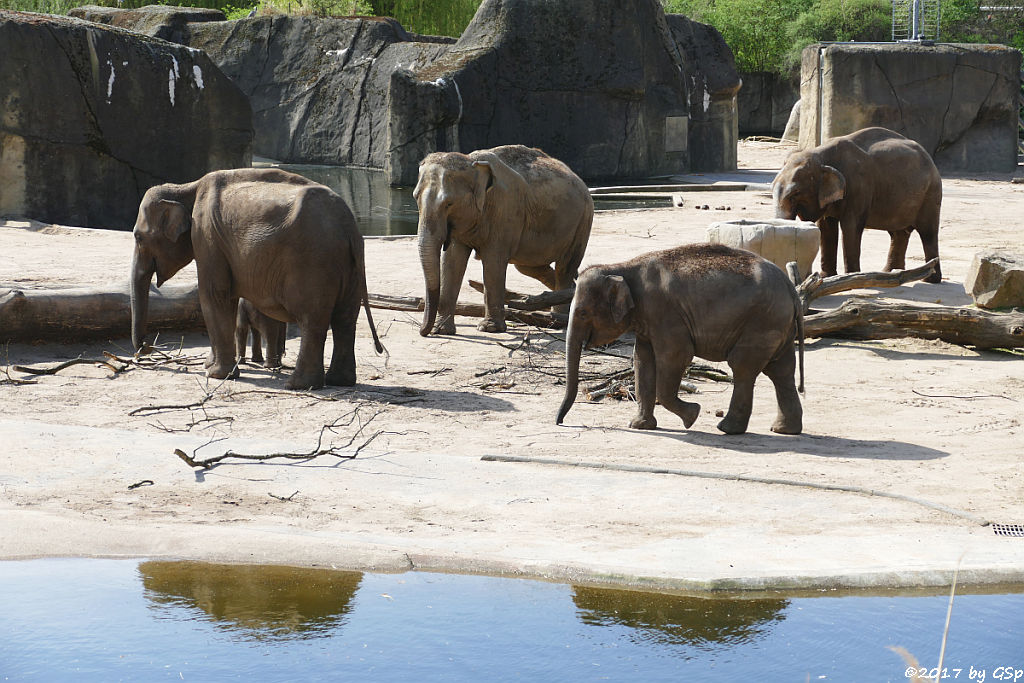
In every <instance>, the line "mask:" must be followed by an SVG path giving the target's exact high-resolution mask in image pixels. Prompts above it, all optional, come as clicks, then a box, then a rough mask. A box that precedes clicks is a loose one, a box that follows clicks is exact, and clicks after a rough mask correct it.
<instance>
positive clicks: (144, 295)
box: [131, 249, 156, 351]
mask: <svg viewBox="0 0 1024 683" xmlns="http://www.w3.org/2000/svg"><path fill="white" fill-rule="evenodd" d="M155 271H156V264H155V262H154V261H152V260H147V259H145V258H143V257H142V256H140V254H139V251H138V249H136V250H135V253H134V255H133V256H132V281H131V307H132V346H133V347H134V348H135V350H136V351H138V350H139V349H141V348H142V343H143V340H144V338H145V336H146V314H147V312H148V310H149V285H150V283H151V282H152V281H153V273H154V272H155Z"/></svg>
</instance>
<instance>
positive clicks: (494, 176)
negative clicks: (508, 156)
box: [473, 153, 526, 211]
mask: <svg viewBox="0 0 1024 683" xmlns="http://www.w3.org/2000/svg"><path fill="white" fill-rule="evenodd" d="M473 168H474V169H476V173H477V176H476V191H475V199H476V207H477V209H479V210H480V211H483V210H484V204H485V203H486V202H487V193H488V191H489V190H491V188H498V189H499V190H504V191H508V190H510V189H511V188H515V187H520V186H522V185H525V183H526V181H525V180H523V177H522V176H521V175H519V173H518V172H516V170H515V169H514V168H512V167H511V166H509V165H508V164H506V163H505V162H504V161H502V160H501V159H500V158H499V157H498V155H496V154H493V153H487V154H481V155H480V156H479V157H477V158H476V159H475V160H474V161H473Z"/></svg>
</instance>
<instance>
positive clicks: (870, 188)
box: [772, 128, 942, 283]
mask: <svg viewBox="0 0 1024 683" xmlns="http://www.w3.org/2000/svg"><path fill="white" fill-rule="evenodd" d="M772 195H773V197H774V204H775V215H776V217H777V218H789V219H792V218H796V217H800V218H801V219H803V220H805V221H813V222H816V223H817V224H818V229H819V230H820V231H821V269H822V273H823V274H824V275H835V274H836V252H837V251H838V248H839V229H840V227H841V228H842V233H843V261H844V263H845V266H846V272H848V273H853V272H857V271H859V270H860V240H861V236H862V235H863V233H864V229H865V228H873V229H877V230H887V231H888V232H889V238H890V243H889V256H888V258H887V259H886V261H885V270H887V271H889V270H902V269H904V268H905V265H906V254H907V243H908V242H909V240H910V233H911V231H913V230H916V231H917V234H918V235H919V236H920V237H921V245H922V246H923V247H924V256H925V259H926V260H929V261H930V260H931V259H933V258H937V257H938V256H939V210H940V208H941V205H942V178H941V177H940V176H939V170H938V169H937V168H936V167H935V162H934V161H932V158H931V156H930V155H929V154H928V152H927V151H925V149H924V147H922V146H921V145H919V144H918V143H916V142H914V141H913V140H910V139H908V138H905V137H903V136H902V135H900V134H899V133H896V132H894V131H891V130H889V129H887V128H864V129H862V130H858V131H856V132H854V133H850V134H849V135H843V136H840V137H836V138H832V139H831V140H829V141H828V142H826V143H825V144H823V145H820V146H819V147H815V148H814V149H810V150H805V151H796V152H793V153H791V154H790V155H789V157H787V158H786V162H785V164H783V167H782V170H781V171H779V174H778V175H777V176H776V177H775V180H774V181H773V183H772ZM941 280H942V270H941V269H940V268H939V267H938V266H936V268H935V271H934V272H933V273H932V274H931V275H929V276H928V277H926V278H925V282H933V283H934V282H940V281H941Z"/></svg>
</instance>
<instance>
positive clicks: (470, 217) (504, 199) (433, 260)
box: [413, 145, 594, 336]
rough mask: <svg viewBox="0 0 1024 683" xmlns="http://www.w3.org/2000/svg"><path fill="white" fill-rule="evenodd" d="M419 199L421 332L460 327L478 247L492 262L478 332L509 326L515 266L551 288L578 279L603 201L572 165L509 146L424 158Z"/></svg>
mask: <svg viewBox="0 0 1024 683" xmlns="http://www.w3.org/2000/svg"><path fill="white" fill-rule="evenodd" d="M413 196H414V197H415V198H416V203H417V205H418V206H419V213H420V217H419V226H418V234H419V252H420V262H421V264H422V266H423V278H424V280H425V282H426V290H427V291H426V305H425V308H424V312H423V325H422V326H421V327H420V334H421V335H423V336H427V335H428V334H430V333H431V332H433V333H435V334H454V333H455V303H456V300H457V299H458V295H459V289H460V287H461V286H462V278H463V276H464V275H465V273H466V264H467V262H468V261H469V255H470V252H471V251H475V252H476V256H477V258H478V259H480V261H481V262H482V265H483V279H484V308H485V316H484V319H483V320H482V321H481V322H480V324H479V325H478V326H477V329H479V330H482V331H484V332H504V331H505V274H506V270H507V268H508V265H509V264H510V263H511V264H512V265H514V266H515V267H516V269H517V270H519V272H521V273H523V274H524V275H528V276H530V277H533V278H536V279H537V280H540V281H541V282H542V283H544V285H545V286H546V287H548V288H549V289H562V288H566V287H570V286H572V283H573V281H575V279H576V274H577V272H578V270H579V266H580V262H581V261H582V260H583V252H584V251H585V250H586V248H587V240H588V239H590V226H591V223H592V222H593V219H594V202H593V200H592V199H591V198H590V191H589V190H588V189H587V186H586V184H585V183H584V182H583V181H582V180H580V178H579V177H578V176H577V175H576V174H575V173H573V172H572V170H570V169H569V167H568V166H566V165H565V164H564V163H562V162H561V161H559V160H557V159H554V158H552V157H550V156H548V155H547V154H545V153H544V152H542V151H541V150H539V149H534V148H531V147H524V146H522V145H506V146H503V147H495V148H493V149H484V150H479V151H476V152H472V153H470V154H461V153H458V152H435V153H433V154H430V155H428V156H427V157H426V158H425V159H424V160H423V161H422V162H421V163H420V168H419V178H418V181H417V183H416V189H415V191H414V192H413ZM442 252H443V254H444V255H443V258H442ZM552 263H553V264H554V267H553V268H552V265H551V264H552ZM435 319H436V320H437V324H436V325H435V324H434V322H435Z"/></svg>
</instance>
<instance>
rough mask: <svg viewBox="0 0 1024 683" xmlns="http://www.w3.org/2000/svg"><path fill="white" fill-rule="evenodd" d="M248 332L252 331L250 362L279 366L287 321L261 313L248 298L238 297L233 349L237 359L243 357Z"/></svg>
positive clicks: (286, 332)
mask: <svg viewBox="0 0 1024 683" xmlns="http://www.w3.org/2000/svg"><path fill="white" fill-rule="evenodd" d="M249 332H252V362H253V363H259V364H261V365H263V366H264V367H268V368H279V367H281V359H282V358H283V357H284V343H285V339H286V337H287V334H288V323H284V322H281V321H280V320H274V319H273V318H271V317H270V316H268V315H265V314H263V313H262V312H261V311H259V310H258V309H257V308H256V307H255V306H253V305H252V302H251V301H249V300H248V299H239V300H238V317H237V318H236V321H235V351H236V353H237V355H238V360H239V361H241V360H242V359H244V358H245V344H246V342H247V341H248V340H249ZM263 339H266V340H267V359H266V362H264V360H263V348H262V347H263Z"/></svg>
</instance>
